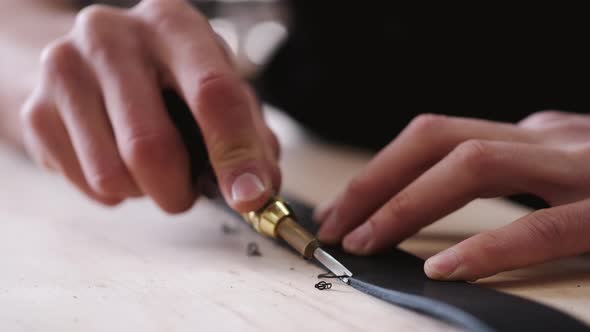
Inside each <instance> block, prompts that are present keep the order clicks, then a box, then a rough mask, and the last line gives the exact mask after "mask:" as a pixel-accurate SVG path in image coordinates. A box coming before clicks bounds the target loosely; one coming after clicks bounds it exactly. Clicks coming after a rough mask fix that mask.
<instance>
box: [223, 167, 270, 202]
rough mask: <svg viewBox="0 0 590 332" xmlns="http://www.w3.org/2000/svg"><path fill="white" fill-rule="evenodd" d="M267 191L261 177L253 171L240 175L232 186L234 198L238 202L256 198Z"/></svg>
mask: <svg viewBox="0 0 590 332" xmlns="http://www.w3.org/2000/svg"><path fill="white" fill-rule="evenodd" d="M264 192H265V188H264V184H263V182H262V180H260V178H259V177H258V176H256V175H254V174H252V173H244V174H242V175H240V176H238V177H237V178H236V179H235V180H234V183H233V184H232V186H231V196H232V200H233V201H234V202H236V203H239V202H249V201H252V200H255V199H256V198H258V197H259V196H260V195H262V194H263V193H264Z"/></svg>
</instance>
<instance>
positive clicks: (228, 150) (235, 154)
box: [209, 138, 263, 169]
mask: <svg viewBox="0 0 590 332" xmlns="http://www.w3.org/2000/svg"><path fill="white" fill-rule="evenodd" d="M209 154H210V156H211V161H212V163H213V164H214V166H215V168H218V169H226V168H231V167H233V166H235V165H238V164H240V163H243V162H245V161H248V160H254V159H262V158H263V155H262V153H261V152H260V151H259V149H258V148H257V147H256V145H255V144H254V143H253V142H251V140H249V139H235V138H234V139H232V141H231V142H226V141H223V142H221V141H220V142H219V143H213V144H212V145H211V147H210V149H209Z"/></svg>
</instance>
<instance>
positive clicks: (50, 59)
mask: <svg viewBox="0 0 590 332" xmlns="http://www.w3.org/2000/svg"><path fill="white" fill-rule="evenodd" d="M78 56H79V54H78V50H77V49H76V48H75V47H74V45H72V43H70V42H69V41H66V40H58V41H55V42H53V43H51V44H50V45H48V46H47V47H45V48H44V49H43V51H42V53H41V64H42V66H43V67H44V68H45V70H46V71H47V74H48V75H49V76H55V77H62V76H67V75H69V74H70V73H71V71H72V70H74V63H75V61H74V60H75V59H77V57H78Z"/></svg>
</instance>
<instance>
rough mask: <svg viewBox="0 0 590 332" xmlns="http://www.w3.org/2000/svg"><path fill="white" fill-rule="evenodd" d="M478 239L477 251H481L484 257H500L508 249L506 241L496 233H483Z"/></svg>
mask: <svg viewBox="0 0 590 332" xmlns="http://www.w3.org/2000/svg"><path fill="white" fill-rule="evenodd" d="M478 237H479V238H478V243H479V248H478V249H479V250H481V252H482V253H483V255H484V257H501V256H502V255H503V254H504V253H505V251H506V248H507V247H508V246H507V244H506V239H505V238H504V237H502V236H501V235H500V234H499V233H498V232H496V231H488V232H483V233H480V234H479V235H478ZM472 263H477V262H472Z"/></svg>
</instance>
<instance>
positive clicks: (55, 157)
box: [21, 93, 121, 205]
mask: <svg viewBox="0 0 590 332" xmlns="http://www.w3.org/2000/svg"><path fill="white" fill-rule="evenodd" d="M21 117H22V122H23V130H24V133H25V136H26V137H27V146H28V147H29V151H32V152H33V153H34V159H36V160H38V161H39V160H42V161H43V163H47V164H49V165H51V167H52V168H54V169H56V170H58V171H60V172H61V173H62V174H63V175H64V176H65V177H66V178H67V179H68V180H69V181H70V182H71V183H73V184H74V185H75V186H76V187H77V188H78V189H79V190H80V191H82V192H83V193H85V194H86V195H87V196H89V197H90V198H92V199H94V200H96V201H98V202H101V203H103V204H106V205H115V204H118V203H120V202H121V199H119V198H112V197H104V196H101V195H99V194H97V193H95V192H94V191H93V190H92V189H91V188H90V186H89V185H88V183H87V182H86V179H85V178H84V174H83V173H82V169H81V167H80V164H79V162H78V159H77V158H76V154H75V152H74V147H73V146H72V143H71V141H70V138H69V137H68V134H67V132H66V128H65V126H64V124H63V122H62V121H61V119H60V117H59V114H58V113H57V111H56V110H55V107H54V106H53V104H52V103H51V102H50V101H49V98H47V97H45V96H41V95H40V94H38V93H36V94H35V95H33V96H32V97H30V98H29V99H28V101H27V102H26V103H25V105H24V106H23V110H22V112H21Z"/></svg>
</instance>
